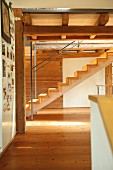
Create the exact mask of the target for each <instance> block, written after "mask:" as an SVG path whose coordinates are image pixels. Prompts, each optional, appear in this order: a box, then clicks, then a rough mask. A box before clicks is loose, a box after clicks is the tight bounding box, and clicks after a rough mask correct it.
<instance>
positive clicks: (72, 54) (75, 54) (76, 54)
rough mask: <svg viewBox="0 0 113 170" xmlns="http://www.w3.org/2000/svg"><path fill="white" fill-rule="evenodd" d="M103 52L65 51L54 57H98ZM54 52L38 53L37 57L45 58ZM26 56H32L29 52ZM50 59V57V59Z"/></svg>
mask: <svg viewBox="0 0 113 170" xmlns="http://www.w3.org/2000/svg"><path fill="white" fill-rule="evenodd" d="M102 53H103V52H80V53H79V52H64V53H62V54H56V55H54V56H53V57H52V58H57V59H60V58H87V57H98V56H100V55H101V54H102ZM52 54H54V53H47V54H46V53H45V54H43V53H42V54H37V59H39V58H40V59H45V58H47V57H49V56H51V55H52ZM26 56H30V55H29V54H26ZM49 60H50V59H49Z"/></svg>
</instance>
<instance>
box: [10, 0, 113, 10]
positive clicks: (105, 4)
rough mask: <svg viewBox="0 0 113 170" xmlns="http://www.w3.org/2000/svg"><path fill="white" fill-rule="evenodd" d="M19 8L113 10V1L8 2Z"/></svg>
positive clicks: (13, 0)
mask: <svg viewBox="0 0 113 170" xmlns="http://www.w3.org/2000/svg"><path fill="white" fill-rule="evenodd" d="M10 1H11V2H13V4H14V7H20V8H23V7H24V8H75V9H77V8H83V9H84V8H92V9H94V8H97V9H99V8H101V9H102V8H110V9H111V8H113V0H86V1H85V0H79V1H77V0H76V1H75V0H67V1H66V0H57V1H53V0H38V1H37V0H32V1H28V0H10Z"/></svg>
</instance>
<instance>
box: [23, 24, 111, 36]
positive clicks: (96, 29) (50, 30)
mask: <svg viewBox="0 0 113 170" xmlns="http://www.w3.org/2000/svg"><path fill="white" fill-rule="evenodd" d="M92 34H96V35H113V26H101V27H100V26H69V27H68V26H24V35H25V36H32V35H36V36H62V35H66V36H73V35H74V36H75V35H82V36H83V35H85V36H86V35H89V36H90V35H92Z"/></svg>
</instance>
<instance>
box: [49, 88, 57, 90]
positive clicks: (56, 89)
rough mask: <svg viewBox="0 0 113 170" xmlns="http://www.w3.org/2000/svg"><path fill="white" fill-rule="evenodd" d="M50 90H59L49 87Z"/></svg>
mask: <svg viewBox="0 0 113 170" xmlns="http://www.w3.org/2000/svg"><path fill="white" fill-rule="evenodd" d="M48 90H57V88H48Z"/></svg>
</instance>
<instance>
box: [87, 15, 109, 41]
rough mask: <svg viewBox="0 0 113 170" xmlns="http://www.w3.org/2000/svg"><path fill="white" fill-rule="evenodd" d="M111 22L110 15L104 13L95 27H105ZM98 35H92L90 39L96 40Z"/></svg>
mask: <svg viewBox="0 0 113 170" xmlns="http://www.w3.org/2000/svg"><path fill="white" fill-rule="evenodd" d="M108 21H109V13H102V14H101V15H100V16H99V18H98V20H97V22H96V23H95V26H105V25H106V24H107V23H108ZM95 37H96V35H91V36H90V39H94V38H95Z"/></svg>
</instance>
